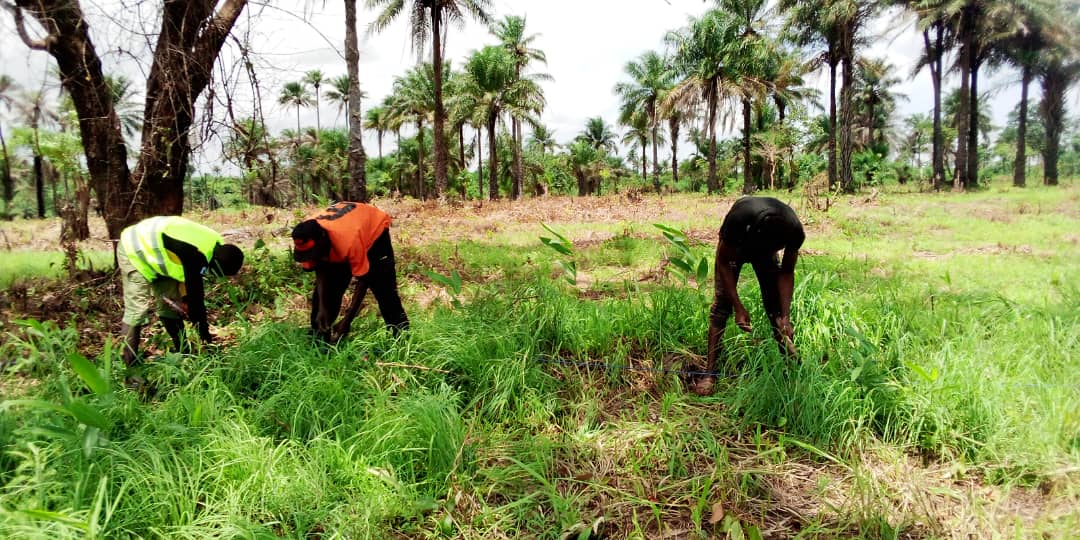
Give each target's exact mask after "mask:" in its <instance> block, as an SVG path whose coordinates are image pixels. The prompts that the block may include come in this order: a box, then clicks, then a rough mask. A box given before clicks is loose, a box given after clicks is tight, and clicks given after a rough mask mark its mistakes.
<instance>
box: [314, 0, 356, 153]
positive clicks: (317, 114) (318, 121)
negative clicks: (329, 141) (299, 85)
mask: <svg viewBox="0 0 1080 540" xmlns="http://www.w3.org/2000/svg"><path fill="white" fill-rule="evenodd" d="M346 1H347V2H349V1H354V0H346ZM354 5H355V4H354ZM346 18H348V17H347V16H346ZM346 33H348V32H346ZM347 48H348V45H346V49H347ZM346 52H348V50H346ZM357 56H359V54H357ZM319 103H321V101H319V85H317V84H316V85H315V143H316V144H318V142H319V132H320V131H322V111H320V110H319Z"/></svg>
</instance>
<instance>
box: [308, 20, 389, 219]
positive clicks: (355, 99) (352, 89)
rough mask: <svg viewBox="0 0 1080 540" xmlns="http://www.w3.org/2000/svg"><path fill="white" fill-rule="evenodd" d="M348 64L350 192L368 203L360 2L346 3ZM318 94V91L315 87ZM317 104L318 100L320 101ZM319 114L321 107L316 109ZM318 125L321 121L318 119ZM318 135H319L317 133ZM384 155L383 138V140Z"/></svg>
mask: <svg viewBox="0 0 1080 540" xmlns="http://www.w3.org/2000/svg"><path fill="white" fill-rule="evenodd" d="M345 64H346V67H347V68H348V72H349V192H348V198H349V200H353V201H360V202H367V201H368V192H367V171H366V170H365V169H366V168H367V167H366V163H367V155H366V154H364V131H363V119H362V118H361V117H360V48H359V44H358V40H357V37H356V0H345ZM315 90H316V92H318V87H317V86H316V87H315ZM316 101H317V100H316ZM315 111H316V113H318V103H316V105H315ZM316 122H318V118H317V117H316ZM316 133H318V131H316ZM379 155H380V156H381V155H382V138H381V137H380V139H379Z"/></svg>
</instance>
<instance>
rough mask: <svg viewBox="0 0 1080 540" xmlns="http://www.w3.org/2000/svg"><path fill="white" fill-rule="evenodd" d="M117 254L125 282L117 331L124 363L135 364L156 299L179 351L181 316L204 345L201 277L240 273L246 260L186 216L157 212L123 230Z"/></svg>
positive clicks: (205, 324)
mask: <svg viewBox="0 0 1080 540" xmlns="http://www.w3.org/2000/svg"><path fill="white" fill-rule="evenodd" d="M117 255H118V264H119V267H120V276H121V279H122V282H123V286H124V319H123V324H122V325H121V326H120V334H121V337H122V338H123V340H124V346H123V359H124V363H125V364H126V365H127V366H128V367H132V366H134V365H136V364H137V363H138V352H139V340H140V335H141V333H142V329H143V327H144V326H146V324H147V323H149V321H150V314H151V313H152V312H153V311H154V307H155V306H154V300H155V297H156V299H157V315H158V318H159V319H161V324H162V325H163V326H164V327H165V331H166V332H168V334H169V337H171V338H172V341H173V345H174V346H175V347H176V349H177V350H183V345H184V339H183V328H184V323H183V320H182V319H184V318H186V319H188V320H190V321H191V322H192V323H194V324H195V326H196V327H198V330H199V337H200V338H202V340H203V342H204V343H210V342H211V341H212V340H213V336H211V335H210V325H209V323H208V322H207V320H206V305H205V303H204V298H203V276H204V275H206V274H207V273H210V274H214V275H224V276H232V275H235V274H236V273H237V272H239V271H240V266H242V265H243V264H244V252H243V251H241V250H240V248H238V247H236V246H235V245H232V244H226V243H225V242H224V239H223V238H222V236H221V235H220V234H218V233H217V232H216V231H214V230H213V229H211V228H209V227H205V226H203V225H200V224H198V223H195V222H194V221H191V220H189V219H185V218H182V217H179V216H158V217H152V218H147V219H144V220H142V221H140V222H138V223H136V224H134V225H131V226H130V227H127V228H126V229H124V230H123V232H121V233H120V245H119V251H118V253H117Z"/></svg>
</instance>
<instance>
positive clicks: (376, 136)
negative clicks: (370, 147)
mask: <svg viewBox="0 0 1080 540" xmlns="http://www.w3.org/2000/svg"><path fill="white" fill-rule="evenodd" d="M382 138H383V132H382V131H379V132H378V133H376V134H375V139H376V140H378V141H379V161H382V158H383V155H382Z"/></svg>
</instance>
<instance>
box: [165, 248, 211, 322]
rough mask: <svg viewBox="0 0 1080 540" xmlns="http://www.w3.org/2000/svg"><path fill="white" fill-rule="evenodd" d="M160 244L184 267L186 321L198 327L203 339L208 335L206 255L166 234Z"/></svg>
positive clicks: (207, 262) (208, 262)
mask: <svg viewBox="0 0 1080 540" xmlns="http://www.w3.org/2000/svg"><path fill="white" fill-rule="evenodd" d="M161 243H162V244H163V245H164V246H165V249H167V250H169V251H171V252H173V253H175V254H176V256H177V257H179V258H180V265H181V266H183V267H184V288H185V289H187V291H186V292H187V296H186V297H185V298H186V301H187V307H188V319H189V320H191V322H193V323H195V324H196V325H197V326H198V327H199V334H200V335H201V336H203V337H205V336H207V335H209V333H210V327H209V325H208V324H207V322H206V303H205V302H206V301H205V299H204V294H205V293H204V291H203V275H204V274H206V272H207V270H208V266H209V264H210V261H207V260H206V255H203V254H202V252H200V251H199V248H197V247H195V246H193V245H191V244H189V243H187V242H184V241H183V240H177V239H175V238H172V237H171V236H169V235H167V234H163V235H161Z"/></svg>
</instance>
